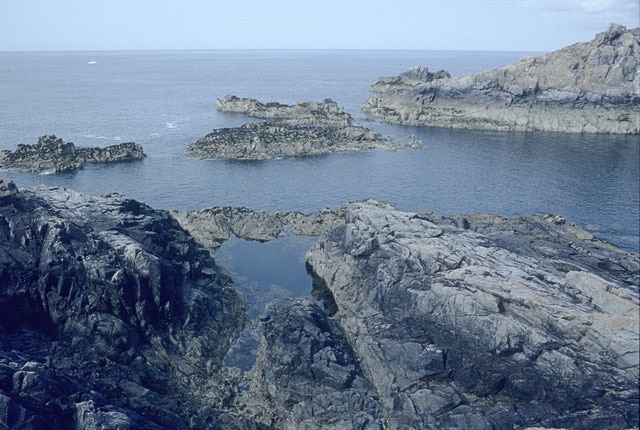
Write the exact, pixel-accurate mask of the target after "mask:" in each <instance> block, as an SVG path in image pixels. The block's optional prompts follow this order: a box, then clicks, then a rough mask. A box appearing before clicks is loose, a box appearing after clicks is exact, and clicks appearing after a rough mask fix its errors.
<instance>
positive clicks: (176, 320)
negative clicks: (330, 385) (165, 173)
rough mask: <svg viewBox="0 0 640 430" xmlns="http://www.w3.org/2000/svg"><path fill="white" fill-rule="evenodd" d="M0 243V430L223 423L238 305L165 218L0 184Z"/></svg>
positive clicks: (127, 203)
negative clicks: (228, 359)
mask: <svg viewBox="0 0 640 430" xmlns="http://www.w3.org/2000/svg"><path fill="white" fill-rule="evenodd" d="M0 236H1V237H2V240H0V427H3V426H4V427H6V428H34V429H35V428H42V429H47V428H51V429H54V428H55V429H58V428H75V429H98V428H140V429H159V428H177V429H179V428H206V425H205V424H206V423H207V422H209V423H216V422H220V420H223V421H224V417H223V415H224V414H222V413H220V412H219V410H220V409H221V405H223V404H224V403H225V402H228V401H229V400H228V399H229V397H230V396H231V397H232V396H233V394H232V393H233V391H234V390H236V388H235V387H236V385H237V384H236V382H234V383H229V381H231V380H234V379H233V377H232V376H233V375H232V373H233V372H231V373H230V375H231V376H230V377H227V376H225V375H226V374H227V373H226V371H225V369H222V368H221V363H222V360H223V357H224V355H225V354H226V352H227V350H228V348H229V347H230V345H231V344H232V343H233V342H234V341H235V339H236V338H237V336H238V335H239V333H240V331H241V330H242V327H243V324H244V321H245V319H246V312H245V311H246V304H245V301H244V300H243V299H242V298H241V297H240V296H239V295H238V293H237V292H236V291H235V289H234V288H233V286H232V285H231V283H230V279H229V278H228V276H227V275H226V274H225V272H224V271H222V270H220V269H219V268H218V267H217V266H216V265H215V263H214V261H213V260H212V259H211V257H210V255H209V252H208V251H207V250H205V249H204V248H202V247H201V246H200V245H198V244H197V242H195V241H194V240H193V238H191V236H189V235H188V234H187V233H185V232H184V230H182V229H181V228H180V226H179V225H178V223H177V222H176V221H175V220H174V219H173V218H171V217H170V216H169V215H168V214H167V213H166V212H162V211H154V210H152V209H151V208H149V207H147V206H145V205H144V204H142V203H139V202H137V201H134V200H130V199H127V198H125V197H123V196H120V195H116V194H112V195H108V196H104V197H88V196H86V195H83V194H80V193H77V192H73V191H68V190H65V189H60V188H44V187H40V188H33V189H24V190H18V189H17V188H16V187H15V185H13V183H11V182H7V181H0ZM236 421H237V422H241V420H236ZM211 425H212V426H213V427H215V425H213V424H211Z"/></svg>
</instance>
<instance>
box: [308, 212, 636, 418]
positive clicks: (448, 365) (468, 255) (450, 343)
mask: <svg viewBox="0 0 640 430" xmlns="http://www.w3.org/2000/svg"><path fill="white" fill-rule="evenodd" d="M457 225H459V226H457ZM474 229H477V230H478V231H484V232H485V233H486V234H481V233H478V232H476V231H473V230H474ZM520 232H528V233H529V234H528V235H526V236H524V237H519V235H520ZM545 237H548V239H547V240H544V238H545ZM588 249H589V250H594V251H596V252H595V256H594V258H593V259H592V255H591V252H590V251H588ZM602 257H605V258H606V257H612V261H615V264H612V263H610V264H609V265H608V266H607V265H605V266H601V265H599V264H598V263H597V260H598V259H599V258H602ZM307 260H308V264H309V266H310V267H311V269H312V270H313V272H314V273H315V275H316V276H318V277H319V278H320V280H321V281H323V282H324V283H325V285H326V288H327V289H328V290H329V291H330V293H331V295H332V297H333V300H334V301H335V306H336V311H335V314H334V316H333V319H334V320H335V321H336V322H337V323H338V326H339V327H340V329H341V332H342V333H343V336H344V338H345V340H346V341H347V343H348V344H349V346H350V347H351V349H352V350H353V354H354V356H355V358H356V360H357V362H358V364H359V366H360V368H361V369H362V375H363V376H364V378H365V379H366V380H368V381H369V382H370V383H371V385H372V386H373V389H374V392H375V396H374V398H375V399H378V402H379V408H380V409H379V410H380V413H379V417H380V420H381V421H382V422H383V423H384V426H383V427H385V428H460V429H463V428H476V429H482V428H486V429H489V428H514V427H528V426H530V427H532V426H536V427H555V428H559V427H562V428H584V429H587V428H629V427H637V426H638V419H639V418H638V372H639V368H638V364H639V347H638V341H639V333H638V331H639V324H638V323H639V321H638V306H639V301H638V268H639V267H640V257H639V256H638V255H637V254H631V253H625V252H623V251H620V250H615V249H614V247H611V246H610V245H608V244H606V243H603V242H600V241H598V240H596V239H595V238H593V237H592V236H590V235H588V234H584V232H583V231H582V230H580V229H578V228H576V227H573V226H567V225H566V224H565V223H564V222H563V220H562V219H561V218H560V217H529V218H523V219H520V220H513V221H504V220H502V219H500V218H497V217H496V218H495V219H491V217H489V216H479V217H478V218H476V219H475V220H474V218H473V217H470V218H468V217H457V218H456V217H454V218H440V217H436V216H432V215H429V214H426V213H422V214H420V213H406V212H399V211H396V210H394V209H393V208H391V207H388V206H385V205H382V204H373V203H370V202H369V203H356V204H351V205H349V206H348V207H347V215H346V224H345V226H344V227H343V228H340V229H337V230H336V231H334V232H333V233H331V234H330V235H328V236H327V237H326V238H325V239H323V240H321V241H320V242H319V243H318V244H316V245H315V246H314V247H313V249H312V250H311V251H310V252H309V253H308V254H307ZM370 410H371V409H370Z"/></svg>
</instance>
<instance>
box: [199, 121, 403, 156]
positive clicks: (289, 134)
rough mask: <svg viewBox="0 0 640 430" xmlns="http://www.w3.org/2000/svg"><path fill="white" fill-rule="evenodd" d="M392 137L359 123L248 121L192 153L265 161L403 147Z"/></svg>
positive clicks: (206, 140)
mask: <svg viewBox="0 0 640 430" xmlns="http://www.w3.org/2000/svg"><path fill="white" fill-rule="evenodd" d="M399 148H403V146H401V145H397V144H393V143H392V142H391V141H390V140H389V139H388V138H385V137H384V136H382V135H381V134H379V133H376V132H373V131H371V130H369V129H367V128H365V127H359V126H344V127H342V126H341V127H335V126H319V127H308V126H299V125H292V124H287V123H276V122H260V123H248V124H244V125H242V126H241V127H236V128H220V129H216V130H213V131H212V132H211V133H209V134H208V135H206V136H205V137H203V138H202V139H199V140H198V141H196V142H194V143H192V144H191V145H189V147H188V149H187V150H188V152H189V153H190V154H191V155H192V156H194V157H196V158H200V159H207V158H225V159H233V160H265V159H269V158H279V157H302V156H308V155H321V154H329V153H332V152H341V151H357V150H363V149H387V150H393V149H399Z"/></svg>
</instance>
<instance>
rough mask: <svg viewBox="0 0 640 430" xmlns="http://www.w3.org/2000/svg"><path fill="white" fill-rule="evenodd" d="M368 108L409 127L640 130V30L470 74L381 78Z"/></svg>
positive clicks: (614, 29) (617, 30)
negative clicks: (450, 76) (451, 76)
mask: <svg viewBox="0 0 640 430" xmlns="http://www.w3.org/2000/svg"><path fill="white" fill-rule="evenodd" d="M371 90H372V92H373V95H372V96H371V97H370V98H369V99H368V100H367V101H366V102H365V104H364V105H363V110H364V111H366V112H369V113H371V114H373V115H376V116H379V117H381V118H383V119H384V120H385V121H389V122H392V123H398V124H405V125H420V126H441V127H454V128H469V129H488V130H524V131H537V130H541V131H560V132H577V133H581V132H587V133H619V134H638V133H640V28H635V29H631V30H627V29H626V28H625V27H623V26H619V25H611V27H610V28H609V30H608V31H606V32H603V33H600V34H598V35H597V36H596V37H595V38H594V39H593V40H592V41H590V42H587V43H576V44H574V45H571V46H568V47H565V48H563V49H560V50H558V51H555V52H552V53H549V54H546V55H542V56H538V57H531V58H523V59H522V60H520V61H518V62H516V63H514V64H511V65H509V66H506V67H503V68H500V69H497V70H492V71H488V72H483V73H478V74H474V75H470V76H465V77H459V78H449V77H448V76H447V74H446V73H443V72H438V73H436V74H428V71H427V70H426V69H425V68H414V69H412V70H410V71H409V72H406V73H403V74H401V75H400V76H398V77H395V78H381V79H379V80H378V81H377V82H376V83H374V84H373V85H372V86H371Z"/></svg>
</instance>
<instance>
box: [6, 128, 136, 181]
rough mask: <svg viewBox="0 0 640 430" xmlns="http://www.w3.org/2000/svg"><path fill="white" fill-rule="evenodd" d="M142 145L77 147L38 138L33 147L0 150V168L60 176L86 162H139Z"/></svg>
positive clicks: (54, 139)
mask: <svg viewBox="0 0 640 430" xmlns="http://www.w3.org/2000/svg"><path fill="white" fill-rule="evenodd" d="M144 157H145V154H144V151H143V150H142V146H140V145H138V144H136V143H133V142H126V143H120V144H117V145H110V146H107V147H104V148H98V147H95V148H76V146H75V145H74V144H73V143H72V142H64V141H63V140H62V139H60V138H57V137H56V136H54V135H49V136H41V137H39V138H38V143H36V144H35V145H18V147H17V148H16V150H15V151H8V150H4V151H0V168H1V169H14V170H25V171H28V172H32V173H60V172H71V171H74V170H78V169H82V168H83V167H84V165H85V164H87V163H115V162H120V161H133V160H141V159H143V158H144Z"/></svg>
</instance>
